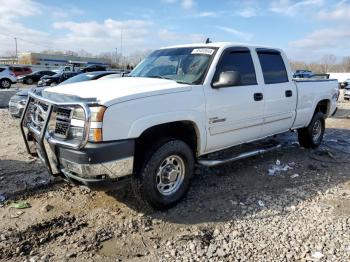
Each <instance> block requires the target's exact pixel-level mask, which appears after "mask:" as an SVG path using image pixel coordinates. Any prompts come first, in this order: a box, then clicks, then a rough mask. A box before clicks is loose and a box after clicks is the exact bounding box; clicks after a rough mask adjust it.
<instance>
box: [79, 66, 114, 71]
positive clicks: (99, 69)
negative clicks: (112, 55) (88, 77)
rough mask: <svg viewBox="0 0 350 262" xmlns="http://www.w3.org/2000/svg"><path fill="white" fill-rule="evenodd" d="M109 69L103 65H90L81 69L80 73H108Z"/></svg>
mask: <svg viewBox="0 0 350 262" xmlns="http://www.w3.org/2000/svg"><path fill="white" fill-rule="evenodd" d="M106 70H107V67H106V66H103V65H89V66H86V67H84V68H81V69H80V70H79V71H80V72H81V73H87V72H94V71H106Z"/></svg>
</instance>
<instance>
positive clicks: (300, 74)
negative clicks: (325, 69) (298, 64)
mask: <svg viewBox="0 0 350 262" xmlns="http://www.w3.org/2000/svg"><path fill="white" fill-rule="evenodd" d="M313 75H314V73H313V72H312V71H310V70H296V71H295V73H294V75H293V78H310V77H312V76H313Z"/></svg>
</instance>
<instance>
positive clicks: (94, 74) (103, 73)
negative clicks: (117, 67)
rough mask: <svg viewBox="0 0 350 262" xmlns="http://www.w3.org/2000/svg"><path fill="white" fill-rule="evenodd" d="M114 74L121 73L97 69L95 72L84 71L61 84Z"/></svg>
mask: <svg viewBox="0 0 350 262" xmlns="http://www.w3.org/2000/svg"><path fill="white" fill-rule="evenodd" d="M113 75H120V74H119V73H117V72H116V71H95V72H88V73H82V74H79V75H76V76H73V77H71V78H69V79H68V80H66V81H63V82H62V83H61V85H66V84H72V83H77V82H84V81H90V80H97V79H100V78H102V77H105V76H113Z"/></svg>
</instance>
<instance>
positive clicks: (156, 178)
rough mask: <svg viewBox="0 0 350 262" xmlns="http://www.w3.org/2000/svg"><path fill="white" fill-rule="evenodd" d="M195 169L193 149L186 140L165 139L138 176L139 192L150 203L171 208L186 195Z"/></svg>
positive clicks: (146, 161)
mask: <svg viewBox="0 0 350 262" xmlns="http://www.w3.org/2000/svg"><path fill="white" fill-rule="evenodd" d="M193 169H194V156H193V152H192V150H191V148H190V147H189V146H188V145H187V144H186V143H185V142H183V141H181V140H170V141H166V142H163V143H161V144H160V145H158V146H157V147H156V148H154V149H153V150H152V151H151V154H150V155H149V157H146V158H145V159H144V163H143V165H142V167H141V169H140V171H139V174H136V175H135V179H134V183H133V188H134V191H135V194H136V196H137V198H138V199H139V200H140V201H141V202H142V203H145V204H146V205H147V206H150V207H152V208H154V209H157V210H165V209H168V208H170V207H172V206H174V205H175V204H177V203H178V202H179V201H180V200H181V199H182V198H183V197H184V196H185V194H186V192H187V190H188V188H189V186H190V180H191V177H192V174H193Z"/></svg>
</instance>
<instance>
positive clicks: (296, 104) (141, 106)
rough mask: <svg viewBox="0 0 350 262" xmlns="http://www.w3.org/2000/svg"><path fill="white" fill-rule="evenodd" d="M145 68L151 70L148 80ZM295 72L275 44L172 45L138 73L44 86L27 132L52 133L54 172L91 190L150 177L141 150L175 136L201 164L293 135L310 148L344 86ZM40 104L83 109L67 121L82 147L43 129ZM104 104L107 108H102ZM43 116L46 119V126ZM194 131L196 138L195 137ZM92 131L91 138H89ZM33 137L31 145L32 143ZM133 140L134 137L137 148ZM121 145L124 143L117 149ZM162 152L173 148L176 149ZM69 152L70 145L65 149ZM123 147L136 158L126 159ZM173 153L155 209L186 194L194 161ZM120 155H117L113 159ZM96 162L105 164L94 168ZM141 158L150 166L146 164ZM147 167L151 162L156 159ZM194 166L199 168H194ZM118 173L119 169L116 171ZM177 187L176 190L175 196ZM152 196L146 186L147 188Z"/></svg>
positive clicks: (33, 97)
mask: <svg viewBox="0 0 350 262" xmlns="http://www.w3.org/2000/svg"><path fill="white" fill-rule="evenodd" d="M159 61H160V62H159ZM142 72H143V73H144V72H146V73H145V74H144V75H143V73H142ZM150 72H153V73H150ZM155 72H156V73H155ZM164 72H165V73H164ZM196 73H198V75H196ZM147 74H148V75H147ZM292 74H293V73H292V71H291V68H290V65H289V63H288V62H287V58H286V56H285V54H284V52H283V51H282V50H279V49H275V48H267V47H260V46H253V45H244V44H235V43H210V44H192V45H183V46H173V47H168V48H164V49H160V50H158V51H155V52H154V53H153V54H151V55H150V57H148V58H147V59H146V60H145V61H143V62H141V63H140V65H138V66H137V67H136V68H135V70H134V71H133V72H132V73H131V77H122V78H115V79H106V80H101V81H91V82H82V83H75V84H68V85H64V86H56V87H52V88H49V89H46V90H44V91H43V92H42V94H41V95H35V94H31V98H30V99H29V102H28V106H27V108H28V109H27V110H26V114H30V115H31V116H32V119H36V120H38V121H37V122H36V121H34V122H35V123H34V124H33V123H32V124H33V125H34V127H33V125H31V123H26V121H25V119H26V117H25V115H26V114H24V118H23V119H24V120H23V119H22V126H24V128H28V129H29V133H31V132H32V133H37V134H40V133H41V134H43V132H44V133H45V132H46V133H48V134H49V135H47V136H46V138H45V139H48V142H49V144H51V145H52V146H53V147H56V157H57V159H58V162H59V163H58V164H57V162H55V163H54V165H55V167H56V168H57V169H58V171H61V172H62V173H64V175H65V176H66V177H67V178H69V179H73V180H77V181H79V182H82V183H84V184H89V183H90V182H91V179H92V180H93V181H94V182H97V180H98V181H100V180H103V181H105V180H106V178H112V179H115V178H117V179H119V178H121V177H124V176H125V175H131V173H133V174H134V175H135V173H138V172H141V173H142V172H146V171H142V170H144V169H142V168H145V166H144V165H140V166H139V164H140V163H137V161H141V160H140V157H138V154H141V153H140V152H139V151H140V150H141V149H140V148H141V147H140V144H141V145H144V144H145V145H147V146H144V147H142V150H144V151H147V150H148V149H149V148H152V147H153V146H154V145H156V144H157V143H158V142H159V141H162V139H163V138H164V137H165V136H167V135H169V134H170V133H171V136H172V138H174V137H175V139H178V140H181V141H185V142H186V143H187V145H191V146H193V145H194V146H195V148H192V150H193V151H194V155H195V158H197V159H200V158H201V157H202V156H205V155H208V154H209V153H211V152H215V151H220V150H223V149H225V148H229V147H232V146H235V145H239V144H243V143H247V142H250V141H254V140H259V139H262V138H265V137H268V136H271V135H274V134H278V133H282V132H286V131H288V130H294V129H299V130H302V131H301V132H300V133H301V135H300V136H301V137H302V138H301V139H302V143H311V142H310V141H306V140H307V139H308V136H309V135H310V136H312V139H313V138H314V137H313V136H315V139H316V138H317V139H316V140H317V143H320V141H322V136H323V130H322V123H323V125H324V120H323V119H324V118H325V117H328V116H330V115H332V114H333V113H334V112H335V110H336V102H337V97H338V83H337V81H333V80H316V81H313V80H307V81H296V80H293V79H292ZM171 77H173V78H172V79H164V78H171ZM196 77H197V78H198V79H197V78H196ZM189 79H192V80H191V81H192V82H191V81H190V80H189ZM194 79H196V80H194ZM186 81H187V82H186ZM38 101H41V102H42V103H44V104H45V103H47V104H48V105H52V108H56V109H57V108H61V107H63V108H66V107H68V108H71V107H73V109H72V110H73V112H74V113H72V114H70V118H74V117H75V116H74V115H75V112H78V111H77V109H76V107H75V105H76V106H78V107H79V106H80V107H82V108H83V109H84V110H85V112H86V113H85V115H84V114H83V115H82V116H81V117H82V119H80V120H77V119H70V118H69V117H67V119H66V120H65V121H68V122H69V124H68V125H67V128H69V130H68V131H67V130H65V131H67V132H68V133H69V134H70V132H73V130H75V129H77V128H80V129H78V131H77V132H76V131H75V132H76V133H74V134H76V136H77V137H78V138H79V136H78V135H77V134H80V135H81V141H80V142H79V144H74V143H73V144H72V143H71V142H72V141H73V142H74V141H76V140H77V137H74V138H75V140H74V139H72V141H70V138H69V135H67V134H66V136H65V137H63V138H62V137H61V138H56V137H55V134H56V133H55V132H56V131H57V126H56V130H55V132H54V133H52V132H51V133H50V132H49V131H47V130H46V129H45V130H44V129H42V128H41V127H42V126H45V123H46V122H45V121H51V120H45V117H46V115H47V112H44V111H45V109H43V108H41V106H37V105H38V103H39V102H38ZM88 101H89V102H88ZM39 104H40V103H39ZM40 105H41V104H40ZM96 105H98V106H99V107H98V108H96V107H95V106H96ZM101 106H102V109H101ZM56 109H55V110H56ZM48 110H50V109H48ZM52 110H54V109H52ZM99 110H103V112H102V115H99V113H100V111H99ZM80 111H81V113H82V112H83V111H82V110H80ZM89 111H91V112H92V113H91V114H92V116H91V117H90V116H89V115H88V114H87V113H88V112H89ZM95 111H96V112H97V113H95ZM69 112H70V111H69ZM318 112H319V113H318ZM68 115H69V114H68ZM98 115H99V116H98ZM40 116H43V117H41V118H42V121H41V122H42V123H41V122H40ZM102 116H103V117H102ZM84 119H85V120H84ZM90 121H91V123H90ZM43 123H44V124H43ZM180 124H181V126H180V127H179V128H177V126H178V125H180ZM74 125H75V126H76V127H74ZM35 126H36V127H37V129H38V130H36V129H35ZM188 126H191V128H193V130H194V133H195V134H194V136H195V137H194V138H191V139H192V140H190V138H189V137H190V136H191V129H187V127H188ZM161 128H163V129H161ZM323 128H324V126H323ZM79 130H80V131H79ZM84 130H85V135H84ZM184 130H185V131H184ZM79 132H80V133H79ZM99 132H100V133H99ZM148 132H150V134H149V133H148ZM186 132H187V133H186ZM310 132H311V133H310ZM86 134H90V135H89V137H88V136H87V135H86ZM25 139H27V140H29V139H28V137H27V138H25ZM96 139H97V140H96ZM143 139H146V140H147V141H143ZM305 139H306V140H305ZM310 139H311V138H310ZM34 140H35V141H36V142H37V144H39V149H38V146H37V150H39V151H40V152H39V156H40V155H42V152H41V151H42V147H43V146H40V144H42V143H41V142H40V141H39V142H38V141H37V138H35V135H34ZM78 140H79V139H78ZM316 140H315V141H316ZM120 141H121V142H120ZM125 141H127V142H125ZM130 141H133V142H132V144H130ZM305 141H306V142H305ZM26 143H28V141H27V142H26ZM113 143H117V144H118V145H116V146H117V147H116V148H117V149H115V150H114V149H113V148H115V147H114V144H113ZM120 143H122V146H121V145H120ZM169 143H170V142H169ZM174 143H175V142H174ZM176 143H177V144H176V145H177V146H178V147H179V148H182V150H184V151H182V153H183V154H182V156H185V155H186V149H183V147H184V145H183V144H181V142H176ZM126 144H127V145H126ZM109 145H111V148H110V149H108V150H109V151H108V150H107V151H106V149H105V147H108V146H109ZM112 145H113V146H112ZM163 146H165V148H167V150H170V149H169V148H168V147H167V146H168V144H165V145H163ZM177 146H174V147H177ZM310 146H311V145H310ZM313 146H317V144H314V145H313ZM185 147H186V146H185ZM66 148H68V149H69V148H70V149H69V150H68V151H67V149H66ZM119 148H120V149H119ZM161 148H163V147H161ZM28 150H29V149H28ZM57 150H58V151H60V153H57ZM98 150H100V151H98ZM113 150H114V151H113ZM123 150H126V151H128V152H129V153H128V154H126V155H125V154H122V151H123ZM164 150H165V149H164ZM179 150H180V149H179ZM95 151H97V152H100V153H98V154H97V155H99V157H97V155H96V152H95ZM130 152H131V153H130ZM152 152H153V151H152ZM162 152H163V151H162ZM74 154H79V155H84V156H85V155H86V159H88V160H86V161H88V163H85V162H84V163H77V162H76V161H78V160H75V158H74ZM157 154H161V152H158V151H157V150H156V151H155V152H153V156H158V155H157ZM173 154H174V155H173V156H169V157H170V158H169V157H168V158H166V159H165V160H164V161H166V162H164V163H166V164H164V165H163V164H159V165H160V166H159V172H161V175H159V174H158V173H157V172H158V171H157V172H156V171H154V172H155V173H154V176H157V178H154V179H155V181H157V185H156V188H157V189H158V191H159V192H158V191H157V192H156V193H154V194H158V197H159V199H157V200H155V198H157V197H156V196H155V195H153V196H149V195H147V194H148V193H147V192H146V193H144V195H145V198H146V199H147V201H148V202H149V203H151V205H152V206H155V207H157V208H164V207H169V206H171V205H172V204H173V203H175V202H177V201H178V200H179V199H180V198H181V196H182V195H183V194H184V192H185V191H184V192H182V193H179V192H178V191H176V190H180V191H181V190H182V189H181V188H182V184H181V183H185V182H183V181H186V176H185V174H187V173H186V172H187V170H188V169H184V170H185V171H186V172H185V173H184V172H182V171H181V170H182V169H181V168H184V167H185V166H186V165H187V164H188V163H190V164H191V163H192V160H191V159H188V158H187V159H185V160H184V161H183V162H182V160H181V157H180V156H179V155H176V154H175V153H173ZM179 154H180V153H179ZM101 155H103V156H105V159H106V160H104V161H103V159H104V157H102V160H101ZM113 155H118V157H116V159H112V157H113ZM120 155H123V157H121V156H120ZM142 155H143V152H142ZM180 155H181V154H180ZM187 155H188V154H187ZM248 155H249V154H248ZM126 156H127V157H126ZM177 157H179V158H177ZM77 159H78V158H77ZM79 159H80V158H79ZM94 159H98V161H99V162H98V161H97V160H96V161H97V163H92V162H93V161H94ZM107 159H108V160H107ZM142 159H143V160H142V161H146V160H145V159H147V158H145V159H144V158H143V157H142ZM152 159H153V158H151V159H150V160H147V161H153V160H152ZM44 160H45V159H44ZM111 160H113V161H111ZM101 161H102V162H103V163H101ZM147 161H146V162H145V163H146V164H147V163H149V162H147ZM44 162H45V161H44ZM47 162H48V161H46V162H45V164H46V165H47ZM104 162H106V163H104ZM99 164H101V166H102V167H106V165H107V164H108V165H110V169H108V172H107V171H101V166H99ZM116 167H117V168H116ZM114 168H116V169H114ZM139 168H141V171H140V170H139ZM188 168H190V170H191V165H190V166H189V167H188ZM112 169H113V170H117V171H116V172H117V173H113V172H109V171H110V170H112ZM164 169H166V170H165V171H164ZM96 170H98V171H96ZM147 170H149V169H147ZM180 171H181V172H182V173H181V172H180ZM97 172H100V173H97ZM103 172H106V173H103ZM156 173H157V174H156ZM163 173H164V175H163ZM99 174H100V176H98V175H99ZM105 174H106V175H105ZM101 175H102V177H101ZM146 175H149V174H146ZM151 176H152V174H151ZM158 176H160V177H161V178H159V177H158ZM181 177H182V178H181ZM184 177H185V178H184ZM151 179H153V178H151ZM178 180H181V181H180V182H181V183H180V182H179V181H178ZM159 181H160V182H159ZM164 181H166V182H167V183H168V184H167V183H165V182H164ZM142 183H144V182H142ZM178 183H180V186H178ZM144 186H145V187H146V185H144ZM177 187H178V188H180V189H178V188H177ZM141 188H142V187H141ZM172 188H175V189H176V190H175V189H174V190H175V191H174V192H173V193H171V190H172ZM152 190H153V188H148V189H147V190H146V191H148V192H151V191H152ZM152 192H153V191H152ZM169 196H171V197H173V198H174V199H172V198H171V197H169ZM169 199H170V200H169ZM157 201H158V202H157ZM159 201H160V202H159ZM162 201H163V202H162ZM164 201H165V202H164ZM167 201H168V202H167Z"/></svg>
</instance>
